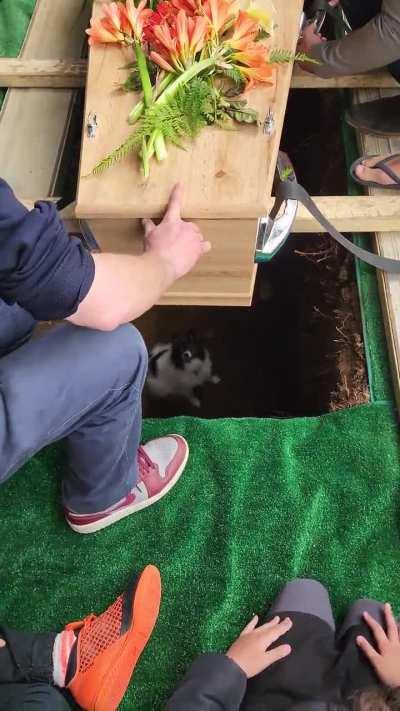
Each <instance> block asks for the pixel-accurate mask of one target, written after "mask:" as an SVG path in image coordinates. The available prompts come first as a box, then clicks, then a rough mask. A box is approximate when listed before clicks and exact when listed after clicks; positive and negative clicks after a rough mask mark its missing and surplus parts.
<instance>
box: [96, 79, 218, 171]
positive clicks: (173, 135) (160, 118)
mask: <svg viewBox="0 0 400 711" xmlns="http://www.w3.org/2000/svg"><path fill="white" fill-rule="evenodd" d="M213 102H214V90H213V87H212V84H211V82H210V81H209V80H207V79H203V78H199V77H196V78H195V79H192V81H191V82H189V83H188V84H187V85H185V86H183V87H181V88H180V89H179V91H178V92H177V93H176V95H175V96H174V97H173V98H172V99H170V101H169V102H168V103H166V104H157V102H156V103H154V104H152V105H151V106H149V108H148V109H147V110H146V111H145V113H144V114H143V116H142V118H141V119H140V121H139V122H138V124H137V128H136V130H135V131H134V133H132V134H131V135H130V136H128V138H127V139H126V141H124V143H122V144H121V145H120V146H119V147H118V148H116V149H115V150H114V151H112V153H110V154H109V155H108V156H106V157H105V158H104V159H103V160H101V161H100V162H99V163H98V164H97V165H96V166H95V168H94V170H93V173H94V174H95V175H98V174H99V173H102V172H103V171H104V170H106V169H107V168H111V167H112V166H113V165H115V163H118V162H119V161H121V160H122V159H123V158H125V157H126V156H128V155H129V154H130V153H133V152H135V151H136V152H139V151H140V150H141V147H142V145H143V141H147V140H149V139H150V138H151V137H152V136H153V134H154V132H155V131H160V132H161V133H162V135H163V137H164V140H165V142H166V143H174V144H175V145H178V146H180V147H182V139H184V138H194V137H195V136H197V135H198V133H199V132H200V131H201V129H202V128H203V127H204V126H206V125H207V123H209V121H208V120H207V116H208V114H210V113H212V111H213Z"/></svg>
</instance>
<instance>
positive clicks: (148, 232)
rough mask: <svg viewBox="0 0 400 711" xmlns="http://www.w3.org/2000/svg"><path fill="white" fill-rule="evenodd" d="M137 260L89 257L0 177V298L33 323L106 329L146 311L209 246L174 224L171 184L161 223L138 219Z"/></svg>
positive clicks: (191, 228)
mask: <svg viewBox="0 0 400 711" xmlns="http://www.w3.org/2000/svg"><path fill="white" fill-rule="evenodd" d="M145 246H146V250H145V252H144V254H143V255H142V256H138V257H134V256H131V255H115V254H106V253H105V254H95V255H92V254H90V253H89V252H88V251H87V250H86V249H85V248H84V247H83V245H82V244H81V242H80V240H78V239H76V238H74V239H73V238H71V237H69V235H68V234H67V232H66V230H65V228H64V225H63V223H62V221H61V220H60V219H59V216H58V213H57V210H56V208H55V206H54V205H52V204H50V203H47V202H40V203H37V204H36V206H35V209H34V210H32V211H30V212H29V211H28V210H26V208H25V207H24V206H23V205H21V203H20V202H19V201H18V200H17V199H16V197H15V196H14V194H13V192H12V190H11V188H10V187H9V186H8V185H7V183H6V182H5V181H3V180H0V299H3V300H4V301H6V302H7V303H10V304H12V303H18V304H19V305H20V306H22V307H23V308H24V309H26V310H27V311H29V312H30V313H31V314H32V315H33V316H34V317H35V318H36V319H37V320H38V321H46V320H60V319H68V320H70V321H72V322H73V323H75V324H76V325H78V326H87V327H91V328H97V329H100V330H112V329H114V328H116V327H117V326H119V325H120V324H122V323H126V322H128V321H131V320H132V319H134V318H137V317H138V316H140V315H141V314H142V313H144V312H145V311H147V309H149V308H150V307H151V306H153V305H154V304H155V303H156V302H157V301H158V299H159V298H160V296H161V295H162V294H163V293H164V291H165V290H166V289H168V287H169V286H170V285H171V284H172V283H173V282H174V281H175V280H176V279H178V278H179V277H181V276H183V275H184V274H186V273H187V272H188V271H190V270H191V269H192V268H193V267H194V265H195V264H196V262H197V260H198V259H199V258H200V256H201V255H202V254H205V253H206V252H208V251H209V249H210V244H209V243H208V242H204V240H203V238H202V235H201V233H200V231H199V229H198V228H197V227H196V226H195V225H193V224H191V223H187V222H183V220H181V188H180V187H179V186H176V187H175V188H174V190H173V192H172V194H171V198H170V203H169V206H168V209H167V212H166V215H165V217H164V220H163V221H162V222H161V223H160V225H158V226H157V227H156V226H155V225H154V224H153V223H152V222H151V220H146V221H145Z"/></svg>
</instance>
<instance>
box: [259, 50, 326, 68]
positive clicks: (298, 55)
mask: <svg viewBox="0 0 400 711" xmlns="http://www.w3.org/2000/svg"><path fill="white" fill-rule="evenodd" d="M269 61H270V62H271V64H287V63H290V62H310V63H311V64H319V62H318V61H317V60H316V59H312V57H309V56H308V54H304V52H290V50H288V49H273V50H272V52H271V54H270V57H269Z"/></svg>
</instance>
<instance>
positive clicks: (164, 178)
mask: <svg viewBox="0 0 400 711" xmlns="http://www.w3.org/2000/svg"><path fill="white" fill-rule="evenodd" d="M262 1H263V0H261V5H262ZM302 4H303V3H302V0H292V1H291V2H290V3H289V5H288V3H287V0H278V2H276V3H275V5H276V7H277V11H278V30H277V37H276V42H275V44H276V46H279V47H285V48H287V49H288V50H292V49H294V48H295V46H296V42H297V37H298V26H299V16H300V11H301V7H302ZM96 12H98V13H101V12H102V10H101V7H100V6H98V7H97V10H96ZM131 55H132V52H131V50H130V49H127V48H121V47H114V46H104V45H102V46H101V45H99V46H93V47H92V48H91V51H90V58H89V71H88V87H87V93H86V99H87V100H86V120H88V117H89V114H90V113H91V114H96V116H97V120H98V124H99V126H98V130H97V135H96V138H95V139H94V140H93V139H90V138H89V137H88V136H86V135H85V136H84V137H83V146H82V164H81V173H80V181H79V188H78V200H77V211H78V214H79V215H80V216H81V217H88V216H90V217H120V218H129V217H139V216H143V215H146V216H153V217H155V216H158V215H161V214H162V212H163V210H164V209H165V205H166V203H167V199H168V196H169V192H170V190H171V186H172V184H173V183H174V182H177V181H178V180H180V181H181V182H183V183H184V184H185V186H186V187H187V189H186V194H185V200H184V214H185V215H186V216H187V217H190V218H197V217H201V218H210V219H211V218H217V217H218V218H228V217H233V218H238V219H239V218H244V217H258V216H260V215H262V214H263V213H264V212H265V199H266V196H268V195H269V194H270V193H271V188H272V183H273V178H274V173H275V164H276V157H277V153H278V149H279V141H280V136H281V131H282V126H283V120H284V114H285V110H286V102H287V95H288V91H289V87H290V79H291V72H292V68H291V66H290V65H282V66H280V67H279V68H278V70H277V72H276V80H275V79H274V81H273V85H272V86H269V87H268V86H267V87H265V86H263V87H261V88H260V87H258V88H257V89H255V90H254V91H250V92H248V95H247V96H248V100H249V104H250V105H251V106H254V107H255V108H257V109H258V110H259V112H260V117H261V119H262V120H264V118H265V116H266V114H267V113H268V109H269V108H271V109H272V110H273V112H274V115H275V122H276V131H275V133H274V134H273V136H272V137H270V136H268V135H266V134H265V133H264V132H263V130H262V127H261V126H260V127H255V126H242V127H240V129H239V130H237V131H223V130H221V129H218V128H215V127H211V128H208V129H205V130H204V131H202V133H201V135H200V136H199V137H198V138H197V139H196V141H194V142H188V146H187V150H186V151H182V150H180V149H179V148H177V147H175V146H171V147H169V156H168V159H167V160H166V161H164V162H163V163H161V164H157V162H156V161H153V162H152V166H151V175H150V179H149V180H148V181H146V182H145V181H144V180H143V177H142V173H141V170H140V165H139V161H138V159H137V157H136V156H134V155H131V156H129V157H128V158H126V159H125V160H123V161H122V162H121V163H120V164H118V165H116V166H114V167H113V168H111V169H109V170H108V171H106V172H105V173H103V174H102V175H100V176H93V175H89V177H85V176H88V174H90V173H91V171H92V169H93V167H94V166H95V165H96V164H97V163H98V161H99V160H101V159H102V158H103V157H104V156H106V155H107V154H108V153H109V152H110V151H112V150H113V149H114V148H115V147H117V146H118V145H120V144H121V142H123V141H124V140H125V139H126V137H127V136H128V135H129V134H130V132H131V130H132V129H130V128H129V126H128V125H127V122H126V117H127V116H128V114H129V112H130V110H131V108H132V106H133V104H134V99H133V96H132V94H126V93H123V92H116V91H115V84H116V82H117V81H118V79H119V78H121V79H122V78H123V77H124V73H123V71H121V67H122V66H124V65H125V64H126V63H127V62H128V61H129V60H130V59H131Z"/></svg>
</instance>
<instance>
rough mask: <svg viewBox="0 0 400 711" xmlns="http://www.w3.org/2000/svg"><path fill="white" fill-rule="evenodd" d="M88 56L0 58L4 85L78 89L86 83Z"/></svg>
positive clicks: (0, 82) (2, 83)
mask: <svg viewBox="0 0 400 711" xmlns="http://www.w3.org/2000/svg"><path fill="white" fill-rule="evenodd" d="M86 71H87V61H86V60H85V59H76V60H72V59H23V58H16V59H8V58H3V57H0V87H10V88H23V89H27V88H29V89H39V88H42V89H43V88H45V89H48V88H50V89H76V88H80V87H81V88H82V87H84V86H85V84H86Z"/></svg>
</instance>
